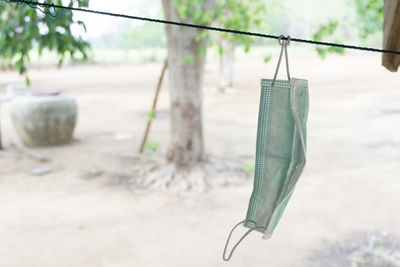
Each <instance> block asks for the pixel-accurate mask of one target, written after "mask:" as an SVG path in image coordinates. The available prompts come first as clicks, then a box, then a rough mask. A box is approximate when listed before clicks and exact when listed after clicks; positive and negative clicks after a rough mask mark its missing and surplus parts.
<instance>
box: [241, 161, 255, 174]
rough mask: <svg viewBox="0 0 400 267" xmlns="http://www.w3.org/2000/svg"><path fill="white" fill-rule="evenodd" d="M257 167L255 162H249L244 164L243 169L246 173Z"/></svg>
mask: <svg viewBox="0 0 400 267" xmlns="http://www.w3.org/2000/svg"><path fill="white" fill-rule="evenodd" d="M255 168H256V165H255V163H254V162H249V163H246V164H244V166H243V167H242V171H243V172H246V173H252V172H253V171H254V170H255Z"/></svg>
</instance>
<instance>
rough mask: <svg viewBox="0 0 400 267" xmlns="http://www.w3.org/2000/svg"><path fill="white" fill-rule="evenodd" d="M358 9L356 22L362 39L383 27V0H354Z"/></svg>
mask: <svg viewBox="0 0 400 267" xmlns="http://www.w3.org/2000/svg"><path fill="white" fill-rule="evenodd" d="M353 1H354V3H355V5H356V9H357V17H356V18H357V20H356V24H357V25H359V28H358V30H359V34H360V37H361V38H362V39H366V38H367V37H368V35H370V34H373V33H375V32H377V31H382V29H383V26H382V25H383V10H384V6H383V0H353Z"/></svg>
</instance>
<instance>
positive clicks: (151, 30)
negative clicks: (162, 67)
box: [122, 23, 165, 49]
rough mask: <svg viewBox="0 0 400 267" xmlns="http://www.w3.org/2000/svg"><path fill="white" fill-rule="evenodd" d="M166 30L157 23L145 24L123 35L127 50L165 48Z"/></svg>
mask: <svg viewBox="0 0 400 267" xmlns="http://www.w3.org/2000/svg"><path fill="white" fill-rule="evenodd" d="M164 34H165V33H164V28H163V27H162V26H161V25H160V24H157V23H144V24H142V25H139V26H137V27H134V28H133V29H130V30H129V31H125V32H124V33H123V35H122V43H123V45H124V47H125V48H133V49H143V48H148V47H165V38H161V37H160V36H164Z"/></svg>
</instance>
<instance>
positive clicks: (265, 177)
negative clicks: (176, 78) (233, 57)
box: [223, 37, 309, 261]
mask: <svg viewBox="0 0 400 267" xmlns="http://www.w3.org/2000/svg"><path fill="white" fill-rule="evenodd" d="M289 40H290V37H288V38H287V40H282V39H281V38H280V40H279V42H280V44H281V45H282V50H281V54H280V57H279V61H278V66H277V69H276V72H275V76H274V79H273V80H265V79H263V80H261V99H260V108H259V115H258V127H257V148H256V168H255V174H254V186H253V193H252V195H251V197H250V203H249V207H248V210H247V216H246V220H244V221H242V222H240V223H238V224H237V225H235V226H234V228H233V229H232V231H231V232H230V234H229V237H228V240H227V242H226V245H225V249H224V254H223V259H224V260H226V261H227V260H229V259H230V258H231V256H232V254H233V251H234V250H235V249H236V247H237V246H238V245H239V243H240V242H241V241H242V240H243V239H244V238H245V237H246V236H247V235H248V234H250V233H251V232H252V231H258V232H261V233H263V234H264V236H263V238H269V237H271V235H272V232H273V231H274V229H275V227H276V225H277V224H278V222H279V219H280V218H281V216H282V214H283V211H284V209H285V207H286V205H287V204H288V201H289V199H290V197H291V195H292V193H293V190H294V188H295V185H296V182H297V180H298V179H299V177H300V175H301V173H302V171H303V168H304V166H305V163H306V134H307V130H306V126H307V125H306V124H307V116H308V105H309V104H308V103H309V99H308V84H307V81H306V80H301V79H295V78H290V74H289V64H288V57H287V45H288V44H289ZM283 51H285V58H286V69H287V74H288V81H282V80H276V77H277V74H278V70H279V65H280V62H281V59H282V54H283ZM242 224H243V225H244V226H245V227H247V228H249V230H248V231H247V232H246V233H245V234H244V235H243V236H242V238H241V239H240V240H239V241H238V242H237V243H236V245H235V246H234V247H233V248H232V250H231V252H230V254H229V255H228V256H226V250H227V245H228V243H229V240H230V237H231V235H232V232H233V231H234V230H235V229H236V227H238V226H239V225H242Z"/></svg>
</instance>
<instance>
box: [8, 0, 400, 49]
mask: <svg viewBox="0 0 400 267" xmlns="http://www.w3.org/2000/svg"><path fill="white" fill-rule="evenodd" d="M3 1H6V0H3ZM6 2H12V3H21V4H27V5H29V6H32V5H34V6H40V7H45V8H58V9H66V10H72V11H79V12H86V13H92V14H98V15H105V16H112V17H119V18H126V19H134V20H142V21H149V22H154V23H161V24H168V25H175V26H181V27H188V28H197V29H202V30H209V31H217V32H226V33H232V34H240V35H247V36H254V37H260V38H268V39H279V36H278V35H271V34H264V33H257V32H246V31H240V30H233V29H226V28H217V27H212V26H206V25H198V24H192V23H184V22H177V21H171V20H162V19H154V18H148V17H140V16H131V15H125V14H119V13H112V12H106V11H99V10H92V9H85V8H78V7H70V6H63V5H57V4H49V3H45V2H44V3H40V2H35V1H29V0H8V1H6ZM283 39H286V37H284V38H283ZM290 41H292V42H298V43H307V44H314V45H322V46H331V47H341V48H346V49H355V50H362V51H370V52H377V53H385V54H395V55H400V51H394V50H385V49H378V48H372V47H363V46H355V45H348V44H338V43H330V42H320V41H314V40H307V39H299V38H292V37H291V38H290Z"/></svg>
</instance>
